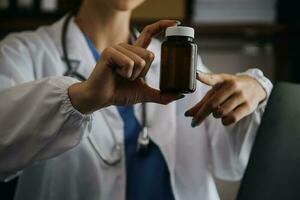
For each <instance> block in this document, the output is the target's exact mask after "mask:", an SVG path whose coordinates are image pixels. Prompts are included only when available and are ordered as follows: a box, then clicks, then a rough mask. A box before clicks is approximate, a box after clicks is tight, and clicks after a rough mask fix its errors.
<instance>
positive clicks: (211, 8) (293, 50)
mask: <svg viewBox="0 0 300 200" xmlns="http://www.w3.org/2000/svg"><path fill="white" fill-rule="evenodd" d="M76 2H77V0H0V38H1V39H2V38H4V37H5V36H6V35H7V34H9V33H11V32H19V31H22V30H33V29H35V28H37V27H38V26H41V25H49V24H51V23H53V22H55V21H56V20H58V19H60V18H61V17H62V16H63V15H64V14H66V13H67V12H69V11H70V10H72V9H73V8H74V7H76V6H77V3H76ZM299 8H300V7H299V3H298V2H297V1H296V0H147V1H145V3H144V4H142V5H141V6H140V7H138V8H137V9H136V10H135V11H134V14H133V21H132V23H133V24H134V25H135V26H136V27H138V28H139V29H140V30H141V29H142V28H143V27H144V26H145V25H147V24H149V23H151V22H154V21H156V20H159V19H176V20H179V21H181V23H182V24H183V25H187V26H191V27H193V28H194V29H195V38H196V42H197V44H198V50H199V54H200V55H201V58H202V61H203V63H204V64H205V65H206V66H208V67H209V68H210V69H211V70H212V71H213V72H216V73H221V72H222V73H237V72H241V71H245V70H246V69H248V68H252V67H255V68H259V69H261V70H262V71H263V72H264V73H265V75H266V77H268V78H269V79H271V80H272V81H273V82H277V81H289V82H294V83H300V75H299V74H300V68H299V67H300V62H299V60H298V59H299V55H300V50H299V45H300V39H299V38H300V37H299V32H300V29H299V23H300V12H299ZM159 37H161V35H160V36H159ZM161 38H162V37H161ZM215 181H216V183H217V188H218V192H219V194H220V196H221V199H222V200H234V199H235V198H236V195H237V192H238V189H239V182H228V181H221V180H217V179H216V180H215ZM16 182H17V180H14V181H12V182H9V183H0V192H1V194H4V193H5V194H6V195H7V196H10V197H11V198H12V196H13V193H14V187H15V184H16ZM0 199H2V198H1V196H0ZM8 199H9V198H8Z"/></svg>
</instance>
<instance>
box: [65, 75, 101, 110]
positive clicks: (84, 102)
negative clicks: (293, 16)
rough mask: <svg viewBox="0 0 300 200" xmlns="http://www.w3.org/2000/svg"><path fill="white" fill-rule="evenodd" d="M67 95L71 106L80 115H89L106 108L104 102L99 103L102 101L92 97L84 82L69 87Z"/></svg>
mask: <svg viewBox="0 0 300 200" xmlns="http://www.w3.org/2000/svg"><path fill="white" fill-rule="evenodd" d="M68 95H69V98H70V101H71V103H72V106H73V107H74V108H75V109H76V110H78V111H79V112H81V113H82V114H89V113H91V112H94V111H96V110H99V109H101V108H103V107H105V106H106V103H105V101H101V100H104V99H102V98H100V99H98V98H97V95H93V92H92V91H91V90H90V89H89V87H88V84H87V82H86V81H84V82H80V83H75V84H73V85H71V86H70V87H69V88H68Z"/></svg>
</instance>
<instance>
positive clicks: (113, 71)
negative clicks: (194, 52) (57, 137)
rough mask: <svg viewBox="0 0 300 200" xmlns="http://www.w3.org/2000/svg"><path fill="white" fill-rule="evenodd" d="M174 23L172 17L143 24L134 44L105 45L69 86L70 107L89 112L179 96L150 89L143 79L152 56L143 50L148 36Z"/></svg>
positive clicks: (145, 49)
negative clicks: (93, 62)
mask: <svg viewBox="0 0 300 200" xmlns="http://www.w3.org/2000/svg"><path fill="white" fill-rule="evenodd" d="M174 25H176V21H174V20H161V21H158V22H156V23H154V24H151V25H148V26H146V27H145V28H144V29H143V31H142V32H141V34H140V36H139V37H138V38H137V40H136V42H135V44H134V45H129V44H119V45H114V46H112V47H108V48H106V49H105V50H104V51H103V52H102V54H101V59H100V60H99V61H98V63H97V65H96V67H95V68H94V70H93V72H92V74H91V75H90V77H89V78H88V79H87V81H84V82H81V83H76V84H74V85H72V86H70V88H69V91H68V92H69V97H70V100H71V102H72V105H73V106H74V108H76V109H77V110H78V111H80V112H81V113H90V112H93V111H96V110H99V109H101V108H103V107H107V106H110V105H132V104H136V103H141V102H154V103H159V104H168V103H170V102H172V101H174V100H177V99H180V98H182V97H183V96H182V95H179V94H166V93H162V92H160V91H159V90H156V89H154V88H151V87H150V86H149V85H147V83H146V82H145V81H144V80H143V78H144V77H145V76H146V74H147V72H148V70H149V68H150V66H151V63H152V61H153V59H154V54H153V53H152V52H151V51H148V50H147V47H148V46H149V44H150V42H151V39H152V37H153V36H155V35H156V34H158V33H159V32H161V31H163V30H164V29H166V28H167V27H169V26H174Z"/></svg>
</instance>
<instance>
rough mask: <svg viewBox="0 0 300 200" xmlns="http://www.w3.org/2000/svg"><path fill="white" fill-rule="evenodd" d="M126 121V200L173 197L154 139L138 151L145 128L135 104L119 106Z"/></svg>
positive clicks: (96, 53)
mask: <svg viewBox="0 0 300 200" xmlns="http://www.w3.org/2000/svg"><path fill="white" fill-rule="evenodd" d="M86 40H87V43H88V46H89V48H90V50H91V52H92V53H93V56H94V58H95V60H96V61H98V60H99V58H100V54H99V52H98V51H97V49H96V48H95V46H94V45H93V43H92V42H91V40H90V39H89V38H88V37H86ZM117 110H118V112H119V114H120V116H121V118H122V120H123V122H124V136H125V137H124V138H125V155H126V175H127V176H126V199H127V200H153V199H155V200H174V196H173V192H172V188H171V183H170V174H169V170H168V167H167V165H166V162H165V160H164V157H163V155H162V153H161V151H160V150H159V148H158V147H157V145H155V144H154V143H153V142H150V145H149V147H148V151H147V153H146V154H143V155H141V154H139V153H138V152H137V141H138V136H139V133H140V131H141V130H142V127H141V125H140V124H139V122H138V120H137V118H136V117H135V115H134V107H133V106H117Z"/></svg>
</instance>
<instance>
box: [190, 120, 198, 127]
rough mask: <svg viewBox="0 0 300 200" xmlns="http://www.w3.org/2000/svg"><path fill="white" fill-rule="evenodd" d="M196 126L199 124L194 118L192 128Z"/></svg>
mask: <svg viewBox="0 0 300 200" xmlns="http://www.w3.org/2000/svg"><path fill="white" fill-rule="evenodd" d="M196 126H197V123H196V121H194V120H192V123H191V127H192V128H195V127H196Z"/></svg>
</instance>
